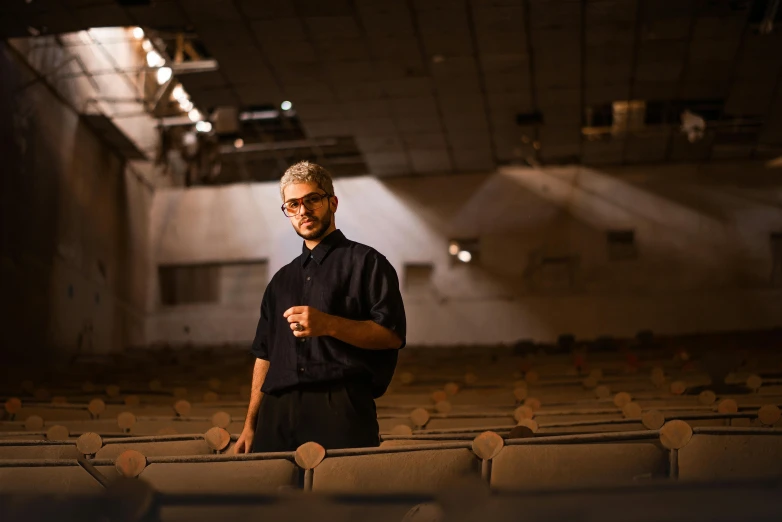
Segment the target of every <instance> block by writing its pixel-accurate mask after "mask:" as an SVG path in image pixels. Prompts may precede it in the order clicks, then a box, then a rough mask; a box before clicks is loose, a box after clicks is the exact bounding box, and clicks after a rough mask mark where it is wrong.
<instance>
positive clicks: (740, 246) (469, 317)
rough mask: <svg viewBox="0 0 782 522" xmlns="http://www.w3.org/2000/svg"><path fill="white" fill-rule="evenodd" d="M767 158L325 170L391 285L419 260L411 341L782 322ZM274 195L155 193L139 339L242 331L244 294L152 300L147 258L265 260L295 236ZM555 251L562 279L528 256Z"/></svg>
mask: <svg viewBox="0 0 782 522" xmlns="http://www.w3.org/2000/svg"><path fill="white" fill-rule="evenodd" d="M778 172H779V171H778V170H768V169H765V168H764V167H762V166H759V165H748V164H731V165H724V166H709V167H696V166H666V167H654V168H652V167H644V168H640V167H639V168H625V169H616V170H613V171H611V172H606V171H598V170H594V169H590V168H579V167H563V168H546V169H531V168H529V169H524V168H507V169H504V170H501V171H500V172H498V173H495V174H491V175H471V176H449V177H432V178H404V179H395V180H377V179H374V178H371V177H361V178H350V179H341V180H338V181H337V182H336V183H335V190H336V192H337V195H338V196H339V198H340V207H339V211H338V213H337V224H338V227H339V228H340V229H342V230H343V231H344V232H345V233H346V235H347V236H348V237H350V238H352V239H354V240H356V241H359V242H363V243H367V244H369V245H372V246H374V247H375V248H377V249H378V250H379V251H380V252H382V253H383V254H385V255H386V256H387V257H388V258H389V260H390V261H391V263H393V265H394V266H395V267H396V269H397V272H398V273H399V275H400V279H402V284H403V286H404V279H405V275H404V274H405V270H404V265H405V264H407V263H427V264H431V265H432V266H433V268H434V270H433V273H432V281H431V284H430V285H429V288H428V289H427V288H424V290H422V289H421V286H420V284H417V285H416V289H415V291H411V292H407V291H405V292H404V295H405V303H406V308H407V313H408V321H409V341H410V343H411V344H419V345H444V344H458V343H495V342H512V341H514V340H517V339H520V338H530V339H536V340H543V341H545V340H549V341H550V340H553V339H555V338H556V337H557V336H558V335H559V334H561V333H566V332H567V333H573V334H576V335H577V336H581V337H594V336H598V335H606V334H610V335H617V336H623V335H634V334H635V333H636V332H637V331H638V330H639V329H645V328H651V329H654V330H655V331H657V332H660V333H663V332H664V333H686V332H694V331H717V330H729V329H745V328H766V327H772V326H775V325H780V324H782V291H780V289H778V288H772V287H771V285H770V275H771V249H770V244H769V235H770V233H772V232H775V231H780V230H782V182H780V181H778V179H775V178H778ZM279 204H280V202H279V193H278V188H277V185H276V184H274V183H268V184H253V185H235V186H229V187H221V188H196V189H190V190H161V191H158V192H157V193H156V194H155V199H154V204H153V210H152V215H151V224H152V231H151V237H152V241H153V242H152V245H153V246H152V249H151V252H152V258H151V260H150V263H151V265H150V271H149V273H150V274H151V275H152V277H151V278H150V280H149V286H148V288H147V291H148V295H149V298H150V301H149V303H148V305H149V309H150V310H155V312H153V313H152V315H151V316H150V320H149V322H148V330H147V333H148V338H149V339H150V341H160V342H185V341H190V342H194V343H219V342H224V341H247V340H249V339H251V338H252V335H253V333H254V328H255V323H256V321H257V316H258V305H259V304H260V299H261V295H260V292H259V295H258V296H257V301H258V302H257V303H256V305H255V306H253V307H243V306H242V307H235V306H234V307H226V306H223V305H220V304H214V305H208V304H205V305H198V306H186V307H173V308H165V309H164V308H162V307H160V305H159V289H158V288H157V281H156V280H155V266H156V265H157V264H182V263H184V264H186V263H200V262H228V261H248V260H266V261H267V262H268V267H269V274H273V273H274V272H275V271H276V270H278V269H279V268H280V267H281V266H283V265H284V264H286V263H288V262H289V261H290V260H291V259H292V258H293V257H294V256H296V255H297V253H298V252H299V251H300V249H301V240H300V239H299V238H298V236H296V235H295V233H294V232H293V230H292V229H291V227H290V224H289V223H288V221H287V219H286V218H284V217H283V216H282V214H281V212H280V211H279ZM608 229H632V230H634V231H635V237H636V243H637V251H638V257H637V258H636V259H630V260H620V261H614V260H611V259H609V256H608V249H607V240H606V230H608ZM454 237H457V238H465V237H467V238H469V237H477V238H479V239H480V259H479V262H478V263H476V264H474V265H472V264H471V265H464V264H459V263H455V264H454V263H453V259H452V258H451V257H450V256H449V255H448V253H447V250H448V242H449V239H451V238H454ZM562 256H572V257H573V259H574V262H573V264H572V284H570V280H569V279H568V283H567V284H564V285H563V284H562V279H561V278H559V277H558V274H557V270H560V268H556V267H555V268H554V269H551V268H541V267H540V266H538V264H537V263H538V261H537V260H539V259H541V258H545V257H562ZM552 270H553V271H552Z"/></svg>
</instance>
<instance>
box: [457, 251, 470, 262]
mask: <svg viewBox="0 0 782 522" xmlns="http://www.w3.org/2000/svg"><path fill="white" fill-rule="evenodd" d="M456 257H457V258H459V261H461V262H462V263H469V262H470V261H472V254H471V253H469V252H468V251H467V250H460V251H459V253H458V254H456Z"/></svg>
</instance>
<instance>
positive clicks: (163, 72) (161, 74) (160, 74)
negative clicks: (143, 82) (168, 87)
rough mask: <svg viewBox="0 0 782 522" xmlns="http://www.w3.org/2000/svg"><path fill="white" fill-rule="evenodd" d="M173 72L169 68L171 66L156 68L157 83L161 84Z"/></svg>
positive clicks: (169, 77)
mask: <svg viewBox="0 0 782 522" xmlns="http://www.w3.org/2000/svg"><path fill="white" fill-rule="evenodd" d="M173 74H174V72H173V71H172V70H171V67H161V68H160V69H158V70H157V83H158V85H163V84H164V83H166V82H167V81H168V80H170V79H171V76H172V75H173Z"/></svg>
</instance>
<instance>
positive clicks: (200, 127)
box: [196, 121, 212, 132]
mask: <svg viewBox="0 0 782 522" xmlns="http://www.w3.org/2000/svg"><path fill="white" fill-rule="evenodd" d="M196 130H197V131H198V132H209V131H211V130H212V124H211V123H209V122H208V121H199V122H198V123H196Z"/></svg>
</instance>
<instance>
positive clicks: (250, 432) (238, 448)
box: [234, 428, 255, 455]
mask: <svg viewBox="0 0 782 522" xmlns="http://www.w3.org/2000/svg"><path fill="white" fill-rule="evenodd" d="M254 438H255V430H254V429H251V428H244V430H242V434H241V435H239V438H238V439H237V440H236V445H235V446H234V453H235V454H237V455H241V454H242V453H250V452H251V451H252V449H253V439H254Z"/></svg>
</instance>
